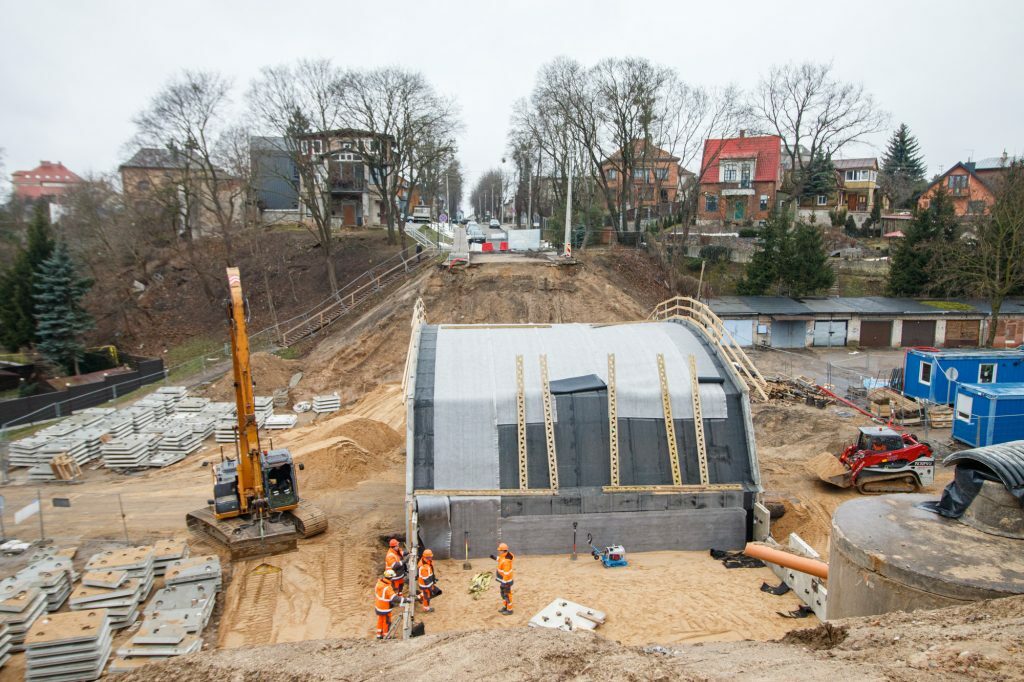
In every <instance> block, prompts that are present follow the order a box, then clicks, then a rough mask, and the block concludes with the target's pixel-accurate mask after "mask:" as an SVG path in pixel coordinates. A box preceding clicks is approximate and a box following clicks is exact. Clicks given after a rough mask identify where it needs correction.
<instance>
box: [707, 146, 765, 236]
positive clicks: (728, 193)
mask: <svg viewBox="0 0 1024 682" xmlns="http://www.w3.org/2000/svg"><path fill="white" fill-rule="evenodd" d="M700 167H701V172H700V180H699V182H700V189H699V191H700V196H699V197H698V203H697V224H698V225H744V224H757V223H760V222H761V221H764V220H767V219H768V217H769V216H770V215H771V213H772V211H773V210H774V209H775V206H776V204H777V201H778V198H777V195H778V192H779V189H780V186H781V185H782V138H781V137H779V136H778V135H759V136H748V135H747V134H746V131H744V130H741V131H740V135H739V137H732V138H726V139H719V140H712V139H709V140H707V141H706V142H705V143H704V156H703V158H702V159H701V164H700Z"/></svg>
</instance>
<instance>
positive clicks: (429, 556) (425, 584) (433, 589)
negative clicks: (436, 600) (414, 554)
mask: <svg viewBox="0 0 1024 682" xmlns="http://www.w3.org/2000/svg"><path fill="white" fill-rule="evenodd" d="M416 584H417V585H418V586H419V597H420V603H421V604H422V605H423V610H424V611H426V612H427V613H430V612H431V611H433V610H434V609H433V607H431V606H430V600H431V599H432V598H433V597H439V596H441V589H440V588H439V587H438V586H437V575H436V574H435V573H434V552H433V550H431V549H425V550H423V556H422V557H421V558H420V561H419V566H418V567H417V571H416Z"/></svg>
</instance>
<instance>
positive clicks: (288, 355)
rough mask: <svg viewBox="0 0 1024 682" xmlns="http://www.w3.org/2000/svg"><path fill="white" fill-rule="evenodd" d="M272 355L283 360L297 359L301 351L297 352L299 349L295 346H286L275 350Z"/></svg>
mask: <svg viewBox="0 0 1024 682" xmlns="http://www.w3.org/2000/svg"><path fill="white" fill-rule="evenodd" d="M274 355H276V356H277V357H279V358H283V359H285V360H297V359H298V358H299V356H300V355H301V353H299V349H298V348H296V347H295V346H288V347H287V348H281V349H280V350H275V351H274Z"/></svg>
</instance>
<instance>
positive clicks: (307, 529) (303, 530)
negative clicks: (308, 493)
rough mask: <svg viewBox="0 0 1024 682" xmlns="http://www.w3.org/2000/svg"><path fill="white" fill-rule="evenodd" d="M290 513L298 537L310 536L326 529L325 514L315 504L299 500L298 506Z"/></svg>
mask: <svg viewBox="0 0 1024 682" xmlns="http://www.w3.org/2000/svg"><path fill="white" fill-rule="evenodd" d="M291 515H292V520H293V521H295V530H296V531H298V533H299V537H303V538H311V537H313V536H314V535H319V534H320V533H323V532H324V531H325V530H327V515H326V514H324V512H323V510H322V509H320V507H317V506H316V505H315V504H310V503H309V502H306V501H302V502H299V506H298V507H296V508H295V509H293V510H292V511H291Z"/></svg>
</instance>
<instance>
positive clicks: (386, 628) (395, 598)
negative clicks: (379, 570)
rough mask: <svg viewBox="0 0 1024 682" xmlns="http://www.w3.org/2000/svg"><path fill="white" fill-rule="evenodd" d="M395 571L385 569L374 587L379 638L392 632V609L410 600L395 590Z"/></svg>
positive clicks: (374, 603) (374, 608)
mask: <svg viewBox="0 0 1024 682" xmlns="http://www.w3.org/2000/svg"><path fill="white" fill-rule="evenodd" d="M394 580H395V572H394V571H392V570H391V569H388V570H386V571H384V575H382V576H381V577H380V578H379V579H378V580H377V585H376V586H375V587H374V588H373V610H374V611H375V612H376V613H377V639H385V638H386V637H387V636H388V633H389V632H391V609H393V608H394V607H396V606H401V605H402V604H407V603H408V602H409V600H408V599H407V598H405V597H403V596H402V595H400V594H398V593H397V592H395V588H394V584H393V583H394Z"/></svg>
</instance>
